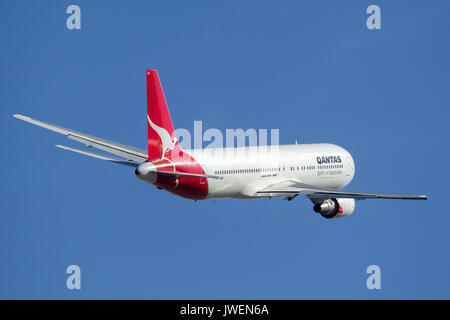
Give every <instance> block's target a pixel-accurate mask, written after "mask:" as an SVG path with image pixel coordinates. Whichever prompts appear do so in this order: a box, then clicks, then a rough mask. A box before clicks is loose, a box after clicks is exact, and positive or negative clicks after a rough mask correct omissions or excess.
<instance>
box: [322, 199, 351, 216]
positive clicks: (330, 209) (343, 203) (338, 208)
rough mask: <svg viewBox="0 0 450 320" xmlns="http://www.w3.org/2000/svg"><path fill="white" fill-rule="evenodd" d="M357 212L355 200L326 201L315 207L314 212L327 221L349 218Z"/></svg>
mask: <svg viewBox="0 0 450 320" xmlns="http://www.w3.org/2000/svg"><path fill="white" fill-rule="evenodd" d="M353 210H355V200H354V199H326V200H324V201H322V202H317V203H316V204H315V205H314V211H315V212H317V213H320V215H321V216H322V217H324V218H327V219H332V218H342V217H347V216H349V215H351V214H352V213H353Z"/></svg>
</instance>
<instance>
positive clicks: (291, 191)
mask: <svg viewBox="0 0 450 320" xmlns="http://www.w3.org/2000/svg"><path fill="white" fill-rule="evenodd" d="M257 193H259V194H273V195H278V196H279V195H283V194H284V195H305V196H307V197H308V198H311V199H314V198H318V199H326V198H351V199H355V200H362V199H400V200H427V199H428V198H427V196H425V195H404V194H386V193H373V192H359V191H348V190H334V189H324V188H318V187H314V186H310V185H307V184H302V183H298V182H293V181H284V182H281V183H276V184H273V185H271V186H268V187H266V188H263V189H261V190H259V191H257Z"/></svg>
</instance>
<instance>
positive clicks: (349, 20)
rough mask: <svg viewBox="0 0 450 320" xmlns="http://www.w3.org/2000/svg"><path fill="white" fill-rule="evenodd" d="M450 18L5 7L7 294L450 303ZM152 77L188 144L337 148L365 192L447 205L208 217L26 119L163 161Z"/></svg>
mask: <svg viewBox="0 0 450 320" xmlns="http://www.w3.org/2000/svg"><path fill="white" fill-rule="evenodd" d="M70 4H77V5H79V6H80V7H81V16H82V22H81V23H82V29H81V30H72V31H70V30H68V29H67V28H66V18H67V16H68V15H67V14H66V13H65V11H66V8H67V6H68V5H70ZM370 4H378V5H379V6H380V7H381V13H382V22H381V23H382V29H381V30H376V31H370V30H368V29H367V28H366V24H365V20H366V18H367V16H368V15H367V14H366V13H365V10H366V8H367V6H368V5H370ZM449 16H450V3H449V2H448V1H432V2H430V1H395V2H392V1H357V2H356V1H307V2H306V1H305V2H299V1H292V2H279V1H277V2H275V1H273V2H269V3H261V1H255V2H250V1H249V2H246V3H245V4H244V3H242V1H226V2H223V1H222V2H219V1H204V2H197V1H194V2H192V1H190V2H186V1H180V2H177V3H173V2H170V3H168V2H167V3H166V2H161V1H158V2H156V1H134V2H132V3H131V4H130V3H129V2H124V1H73V2H69V1H56V0H54V1H10V0H7V1H2V2H1V3H0V26H1V28H0V39H1V50H0V56H1V60H0V64H1V73H0V105H1V108H0V112H1V117H0V122H1V125H0V132H1V136H2V148H1V152H2V166H1V167H0V170H1V177H2V183H1V184H0V188H1V194H2V201H1V203H0V212H1V224H0V237H1V238H0V240H1V245H0V261H1V264H0V298H8V299H11V298H20V299H22V298H33V299H36V298H40V299H51V298H62V299H79V298H87V299H92V298H101V299H103V298H114V299H116V298H125V299H229V298H234V299H305V298H306V299H310V298H318V299H322V298H325V299H354V298H356V299H415V298H424V299H429V298H439V299H440V298H447V299H448V298H450V289H449V287H450V274H449V270H450V256H449V251H448V245H449V243H450V232H449V226H450V212H449V208H448V206H447V204H446V199H447V197H448V194H449V187H448V181H449V161H448V159H449V157H450V150H449V147H448V146H449V144H448V139H449V125H448V119H449V102H450V90H449V80H448V79H449V74H450V61H449V59H448V57H449V56H450V43H449V31H450V20H449V19H448V17H449ZM147 68H157V69H158V71H159V74H160V78H161V81H162V85H163V88H164V90H165V95H166V98H167V101H168V104H169V108H170V111H171V115H172V119H173V122H174V126H175V127H176V128H179V127H183V128H187V129H192V128H193V121H194V120H202V121H203V127H204V128H205V129H206V128H219V129H221V130H225V129H226V128H256V129H258V128H269V129H270V128H279V129H280V143H293V142H294V141H295V140H296V139H298V140H299V141H300V142H305V143H310V142H331V143H335V144H338V145H341V146H343V147H344V148H346V149H347V150H349V151H350V152H351V153H352V155H353V157H354V159H355V163H356V175H355V178H354V180H353V182H352V183H351V184H350V185H349V186H348V188H349V189H354V190H360V191H371V192H387V193H424V194H427V195H428V196H429V197H430V200H429V201H419V202H414V201H412V202H408V201H393V200H365V201H361V202H358V203H357V205H356V211H355V213H354V214H353V215H352V216H350V217H348V218H345V219H338V220H333V221H330V220H325V219H323V218H321V217H320V216H318V215H317V214H315V213H314V212H313V211H312V204H311V202H310V201H309V200H307V199H300V198H296V199H295V200H294V201H291V202H287V201H282V200H279V199H272V200H221V201H216V202H215V203H214V202H212V201H206V202H197V203H194V202H193V201H189V200H185V199H181V198H177V197H174V196H172V195H170V194H168V193H165V192H163V191H158V190H156V189H155V188H154V187H153V186H151V185H148V184H145V183H144V182H142V181H140V180H138V179H136V177H135V176H134V173H133V169H131V168H127V167H121V166H116V165H114V164H109V163H104V162H102V161H100V160H96V159H90V158H87V157H83V156H81V155H76V154H72V153H70V152H67V151H62V150H58V149H57V148H55V147H54V145H55V144H66V145H70V146H75V147H79V145H77V144H76V143H75V142H73V141H70V140H69V141H68V140H67V139H66V138H65V137H63V136H61V135H58V134H55V133H52V132H47V131H46V130H44V129H40V128H37V127H34V126H31V125H29V124H26V123H23V122H21V121H18V120H16V119H14V118H12V116H11V115H12V114H13V113H22V114H25V115H29V116H31V117H35V118H38V119H42V120H45V121H49V122H53V123H56V124H59V125H62V126H65V127H68V128H72V129H76V130H79V131H82V132H87V133H90V134H93V135H97V136H100V137H104V138H108V139H111V140H114V141H118V142H122V143H125V144H130V145H134V146H137V147H142V148H145V143H146V92H145V70H146V69H147ZM71 264H76V265H79V266H80V268H81V272H82V289H81V290H79V291H77V290H73V291H69V290H67V289H66V286H65V283H66V277H67V275H66V274H65V269H66V267H67V266H68V265H71ZM371 264H376V265H379V266H380V267H381V286H382V289H381V290H368V289H367V288H366V278H367V276H368V275H367V274H366V273H365V271H366V268H367V266H369V265H371Z"/></svg>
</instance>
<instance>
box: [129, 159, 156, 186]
mask: <svg viewBox="0 0 450 320" xmlns="http://www.w3.org/2000/svg"><path fill="white" fill-rule="evenodd" d="M134 173H135V174H136V176H137V177H138V178H139V179H142V180H144V181H147V182H149V183H155V182H156V179H157V177H158V174H157V173H156V167H155V166H154V165H153V163H150V162H144V163H142V164H140V165H139V167H137V168H136V170H135V171H134Z"/></svg>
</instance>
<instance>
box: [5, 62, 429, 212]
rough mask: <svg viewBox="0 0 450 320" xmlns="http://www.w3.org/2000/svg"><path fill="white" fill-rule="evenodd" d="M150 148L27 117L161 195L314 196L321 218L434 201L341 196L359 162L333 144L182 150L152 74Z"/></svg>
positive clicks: (376, 195) (415, 197)
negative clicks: (367, 205) (370, 202)
mask: <svg viewBox="0 0 450 320" xmlns="http://www.w3.org/2000/svg"><path fill="white" fill-rule="evenodd" d="M146 79H147V131H148V149H147V150H143V149H139V148H135V147H131V146H128V145H124V144H120V143H117V142H113V141H109V140H106V139H102V138H98V137H94V136H91V135H88V134H85V133H81V132H77V131H73V130H70V129H66V128H63V127H60V126H56V125H53V124H50V123H47V122H43V121H40V120H35V119H32V118H30V117H26V116H23V115H20V114H14V115H13V116H14V117H15V118H17V119H20V120H23V121H26V122H29V123H32V124H34V125H37V126H40V127H43V128H45V129H48V130H52V131H55V132H57V133H60V134H63V135H65V136H67V137H68V138H69V139H72V140H75V141H78V142H81V143H83V144H85V145H86V146H87V147H93V148H97V149H99V150H102V151H105V152H107V153H110V154H112V155H115V157H113V156H110V155H104V154H99V153H93V152H90V151H85V150H80V149H75V148H72V147H68V146H63V145H56V147H58V148H61V149H65V150H69V151H73V152H76V153H80V154H83V155H86V156H90V157H93V158H97V159H100V160H105V161H109V162H113V163H117V164H121V165H126V166H131V167H134V168H135V174H136V176H137V177H138V178H139V179H141V180H143V181H145V182H148V183H150V184H153V185H155V186H156V187H157V188H158V189H162V190H165V191H168V192H170V193H172V194H175V195H177V196H180V197H183V198H187V199H191V200H195V201H197V200H206V199H220V198H239V199H254V198H273V197H281V198H283V199H286V200H289V201H290V200H292V199H294V198H295V197H296V196H298V195H302V196H305V197H307V198H309V199H310V200H311V201H312V203H313V210H314V211H315V212H317V213H319V214H320V215H321V216H322V217H324V218H327V219H331V218H341V217H346V216H349V215H351V214H352V213H353V211H354V209H355V202H356V201H357V200H363V199H404V200H427V196H426V195H401V194H400V195H399V194H383V193H370V192H357V191H348V190H342V188H344V187H345V186H347V185H348V184H349V183H350V182H351V181H352V179H353V176H354V174H355V163H354V161H353V158H352V156H351V154H350V153H349V152H348V151H347V150H345V149H344V148H342V147H340V146H337V145H334V144H327V143H319V144H295V145H279V146H245V147H234V148H200V149H186V150H184V149H182V148H181V147H180V144H179V143H178V140H177V137H176V134H175V130H174V128H173V125H172V120H171V118H170V114H169V110H168V108H167V104H166V99H165V97H164V93H163V90H162V86H161V82H160V80H159V75H158V72H157V70H147V71H146Z"/></svg>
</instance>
